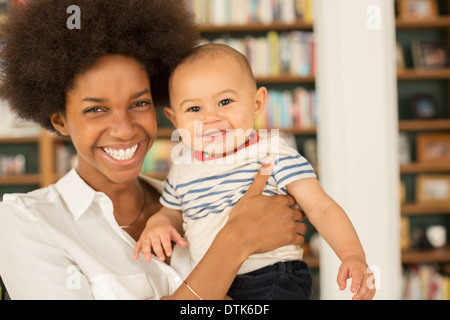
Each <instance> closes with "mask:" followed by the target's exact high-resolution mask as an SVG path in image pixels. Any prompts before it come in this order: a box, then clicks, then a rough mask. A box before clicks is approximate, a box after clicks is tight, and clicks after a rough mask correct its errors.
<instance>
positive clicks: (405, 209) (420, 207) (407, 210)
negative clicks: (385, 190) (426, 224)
mask: <svg viewBox="0 0 450 320" xmlns="http://www.w3.org/2000/svg"><path fill="white" fill-rule="evenodd" d="M401 212H402V215H404V216H410V215H434V214H450V205H448V204H447V205H445V204H418V203H408V204H403V205H402V206H401Z"/></svg>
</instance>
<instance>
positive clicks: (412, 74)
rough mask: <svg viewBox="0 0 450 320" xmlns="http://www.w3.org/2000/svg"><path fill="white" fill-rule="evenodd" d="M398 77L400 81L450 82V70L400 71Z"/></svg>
mask: <svg viewBox="0 0 450 320" xmlns="http://www.w3.org/2000/svg"><path fill="white" fill-rule="evenodd" d="M397 77H398V79H399V80H450V68H444V69H436V70H433V69H430V70H427V69H404V70H398V71H397Z"/></svg>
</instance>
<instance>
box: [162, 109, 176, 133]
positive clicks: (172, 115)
mask: <svg viewBox="0 0 450 320" xmlns="http://www.w3.org/2000/svg"><path fill="white" fill-rule="evenodd" d="M164 114H165V115H166V117H167V119H169V120H170V122H172V124H173V126H174V127H175V128H176V127H177V118H176V117H175V112H173V110H172V109H171V108H170V107H164Z"/></svg>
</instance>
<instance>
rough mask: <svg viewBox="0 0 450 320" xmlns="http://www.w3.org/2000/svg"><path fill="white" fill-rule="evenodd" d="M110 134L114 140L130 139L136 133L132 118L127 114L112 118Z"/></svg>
mask: <svg viewBox="0 0 450 320" xmlns="http://www.w3.org/2000/svg"><path fill="white" fill-rule="evenodd" d="M110 128H111V130H110V134H111V135H112V136H114V137H116V138H119V139H122V140H127V139H131V138H132V137H133V136H134V134H135V133H136V126H135V124H134V121H133V118H132V117H131V116H130V115H128V114H117V115H115V116H114V117H113V119H112V122H111V126H110Z"/></svg>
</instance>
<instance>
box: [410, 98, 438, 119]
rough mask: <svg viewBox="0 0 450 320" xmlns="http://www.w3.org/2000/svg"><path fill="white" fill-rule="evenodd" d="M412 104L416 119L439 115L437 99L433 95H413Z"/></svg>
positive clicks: (413, 114) (431, 117)
mask: <svg viewBox="0 0 450 320" xmlns="http://www.w3.org/2000/svg"><path fill="white" fill-rule="evenodd" d="M410 105H411V113H412V116H413V118H414V119H435V118H437V117H438V109H437V105H436V101H435V100H434V99H433V97H432V96H431V95H428V94H416V95H413V96H412V97H411V100H410Z"/></svg>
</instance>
